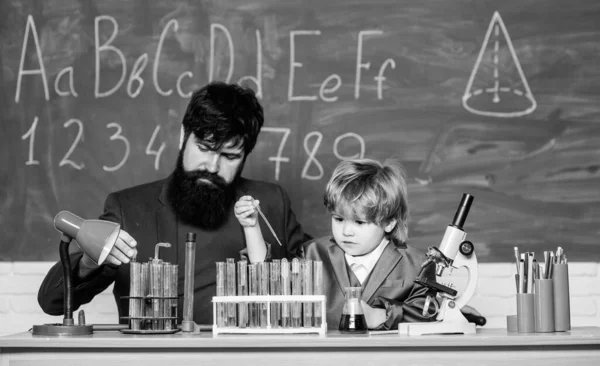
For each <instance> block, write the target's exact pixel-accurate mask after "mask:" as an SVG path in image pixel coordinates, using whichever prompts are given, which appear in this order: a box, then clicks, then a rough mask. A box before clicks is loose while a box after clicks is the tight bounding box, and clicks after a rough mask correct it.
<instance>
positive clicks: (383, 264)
mask: <svg viewBox="0 0 600 366" xmlns="http://www.w3.org/2000/svg"><path fill="white" fill-rule="evenodd" d="M400 259H402V254H400V252H399V251H398V249H397V248H396V245H395V244H394V242H393V241H390V242H389V243H388V245H387V246H386V247H385V249H384V250H383V253H381V257H380V258H379V261H378V262H377V264H375V267H374V268H373V270H372V271H371V274H370V275H369V277H368V278H367V281H366V283H365V284H364V288H363V294H362V298H363V299H364V300H365V301H367V302H368V301H369V300H371V297H372V296H373V294H374V293H375V291H377V289H378V288H379V287H381V285H382V284H383V282H384V281H385V279H386V278H387V277H388V276H389V274H390V272H392V270H393V269H394V267H396V265H397V264H398V262H399V261H400Z"/></svg>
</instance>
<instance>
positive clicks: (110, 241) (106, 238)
mask: <svg viewBox="0 0 600 366" xmlns="http://www.w3.org/2000/svg"><path fill="white" fill-rule="evenodd" d="M54 227H55V228H56V230H58V231H59V232H60V233H61V238H60V249H59V250H60V262H61V264H62V267H63V283H64V292H65V295H64V296H65V300H64V305H63V306H64V309H63V313H64V315H65V316H64V319H63V323H62V324H44V325H34V326H33V334H36V335H85V334H92V325H85V324H80V325H76V324H75V323H74V321H73V287H72V278H71V261H70V259H69V244H70V243H71V241H72V240H73V239H75V240H76V241H77V244H79V247H80V248H81V250H83V252H84V253H85V254H87V255H88V256H89V257H90V258H92V260H93V261H94V262H95V263H97V264H98V265H100V264H102V263H103V262H104V261H105V260H106V257H108V254H109V253H110V251H111V250H112V248H113V246H114V245H115V242H116V241H117V238H118V236H119V232H120V231H121V226H120V225H119V224H116V223H114V222H110V221H104V220H84V219H82V218H81V217H79V216H76V215H74V214H72V213H70V212H68V211H61V212H59V213H58V215H56V217H55V218H54Z"/></svg>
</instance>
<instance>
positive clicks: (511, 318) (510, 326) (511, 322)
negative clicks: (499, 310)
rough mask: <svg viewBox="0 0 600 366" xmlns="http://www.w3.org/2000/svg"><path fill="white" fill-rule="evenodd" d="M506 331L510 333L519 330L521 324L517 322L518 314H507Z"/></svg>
mask: <svg viewBox="0 0 600 366" xmlns="http://www.w3.org/2000/svg"><path fill="white" fill-rule="evenodd" d="M506 331H507V332H510V333H513V332H517V331H519V325H518V324H517V316H516V315H507V316H506Z"/></svg>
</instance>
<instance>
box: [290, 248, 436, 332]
mask: <svg viewBox="0 0 600 366" xmlns="http://www.w3.org/2000/svg"><path fill="white" fill-rule="evenodd" d="M301 255H302V256H303V258H304V259H310V260H315V261H322V262H323V288H324V291H325V295H326V297H327V327H328V328H329V329H330V330H337V329H339V323H340V319H341V316H342V308H343V306H344V300H345V298H344V288H346V287H350V286H358V287H360V286H361V285H360V282H359V281H358V279H356V276H354V272H353V271H352V270H351V269H350V268H349V266H348V265H347V263H346V259H345V257H344V251H343V250H342V249H341V248H340V247H339V246H338V245H337V244H336V243H335V240H334V239H333V238H331V237H322V238H318V239H314V240H310V241H308V242H306V243H304V245H303V246H302V253H301ZM424 261H425V255H424V253H422V252H420V251H419V250H417V249H415V248H413V247H411V246H408V245H406V244H405V243H400V242H398V241H396V240H390V242H389V243H388V245H387V246H386V247H385V249H384V251H383V253H382V254H381V257H380V258H379V260H378V261H377V263H376V264H375V267H374V268H373V270H372V271H371V273H370V274H369V276H368V277H367V279H366V280H365V282H364V283H363V284H362V287H363V291H362V300H364V301H365V302H366V303H367V304H369V305H370V306H372V307H377V308H383V309H386V313H387V320H386V322H385V323H383V324H382V325H381V326H380V327H379V328H378V329H396V328H397V327H398V323H400V322H425V321H431V320H432V319H428V318H425V317H423V316H422V315H421V314H422V309H423V305H424V303H425V298H426V296H427V294H428V293H429V294H433V295H434V296H435V292H431V291H429V290H428V289H427V288H425V287H423V286H421V285H417V284H414V283H413V280H414V279H415V278H416V277H417V276H418V275H419V273H420V271H421V265H422V264H423V262H424ZM422 276H424V277H427V278H429V279H432V280H435V266H434V265H432V266H427V267H426V269H425V271H423V273H422Z"/></svg>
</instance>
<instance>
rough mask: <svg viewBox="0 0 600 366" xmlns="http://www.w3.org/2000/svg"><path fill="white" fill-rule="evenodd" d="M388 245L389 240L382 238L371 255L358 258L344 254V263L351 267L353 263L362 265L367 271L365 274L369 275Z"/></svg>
mask: <svg viewBox="0 0 600 366" xmlns="http://www.w3.org/2000/svg"><path fill="white" fill-rule="evenodd" d="M388 243H389V240H388V239H387V238H383V239H382V240H381V243H379V245H378V246H377V248H375V249H374V250H373V251H371V253H368V254H365V255H361V256H358V257H353V256H351V255H348V254H346V253H344V257H346V263H348V265H349V266H352V265H353V264H355V263H356V264H359V265H362V266H363V267H365V269H366V270H367V273H371V271H372V270H373V268H374V267H375V264H376V263H377V261H378V260H379V258H380V257H381V254H383V251H384V250H385V247H386V246H387V245H388Z"/></svg>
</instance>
